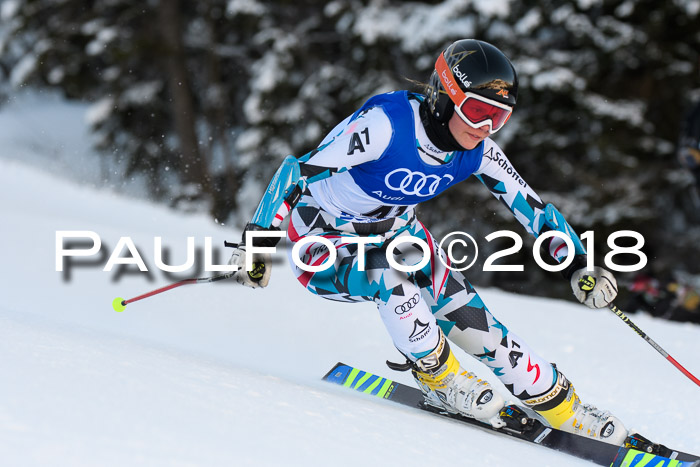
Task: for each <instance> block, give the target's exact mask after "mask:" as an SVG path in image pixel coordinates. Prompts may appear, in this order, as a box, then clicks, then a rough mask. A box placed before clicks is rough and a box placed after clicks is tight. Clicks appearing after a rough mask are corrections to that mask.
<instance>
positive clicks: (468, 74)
mask: <svg viewBox="0 0 700 467" xmlns="http://www.w3.org/2000/svg"><path fill="white" fill-rule="evenodd" d="M445 64H446V65H447V68H448V69H449V71H450V72H451V73H452V76H453V78H454V82H455V83H456V85H457V86H458V87H459V88H460V89H461V90H462V92H464V93H467V92H470V93H473V94H477V95H479V96H482V97H485V98H487V99H491V100H494V101H497V102H500V103H502V104H506V105H508V106H511V107H514V106H515V101H516V100H517V97H518V75H517V73H516V72H515V68H513V64H512V63H511V62H510V60H508V57H506V56H505V54H504V53H503V52H501V51H500V50H499V49H498V48H496V47H494V46H493V45H491V44H489V43H488V42H484V41H479V40H476V39H462V40H459V41H457V42H454V43H452V44H451V45H450V46H449V47H447V48H446V49H445V50H444V51H443V52H442V53H441V54H440V56H439V57H438V60H437V62H436V64H435V70H433V74H432V75H431V76H430V83H429V84H428V87H427V90H426V94H427V97H426V102H427V104H428V108H429V110H430V113H431V115H432V117H433V118H435V119H436V120H437V121H439V122H447V121H448V120H449V119H450V117H452V113H453V112H454V102H453V101H452V100H451V98H450V96H449V95H448V93H447V90H446V89H445V84H444V80H445V79H446V78H444V77H443V79H441V76H440V72H439V71H438V69H440V68H443V69H444V68H445ZM447 85H448V86H451V85H452V84H450V83H449V82H448V84H447Z"/></svg>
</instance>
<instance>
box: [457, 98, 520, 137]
mask: <svg viewBox="0 0 700 467" xmlns="http://www.w3.org/2000/svg"><path fill="white" fill-rule="evenodd" d="M504 107H505V106H504ZM459 110H460V112H459V113H460V114H461V116H462V117H463V118H466V119H468V120H469V122H471V123H472V124H474V125H477V126H482V125H485V124H487V123H488V121H489V120H490V121H491V122H490V123H491V132H492V133H493V132H495V131H498V130H500V129H501V128H502V127H503V125H505V123H506V122H507V121H508V118H509V117H510V114H511V113H512V112H513V111H512V109H511V108H508V109H505V108H503V107H499V106H496V105H493V104H490V103H488V102H485V101H483V100H482V99H480V98H479V97H478V96H473V95H472V96H467V98H466V99H465V100H464V102H462V105H461V106H460V107H459Z"/></svg>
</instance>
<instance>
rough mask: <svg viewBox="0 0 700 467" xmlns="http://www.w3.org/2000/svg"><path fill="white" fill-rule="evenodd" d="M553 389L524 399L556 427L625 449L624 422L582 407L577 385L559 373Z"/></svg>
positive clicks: (601, 411)
mask: <svg viewBox="0 0 700 467" xmlns="http://www.w3.org/2000/svg"><path fill="white" fill-rule="evenodd" d="M555 371H556V372H557V380H556V382H555V383H554V386H553V387H552V389H550V390H549V391H547V392H546V393H544V394H540V395H539V396H535V397H533V398H531V399H528V400H524V401H523V403H524V404H525V405H526V406H528V407H530V408H532V409H533V410H534V411H535V412H537V413H538V414H540V415H541V416H542V417H543V418H544V419H545V420H547V422H548V423H549V424H550V425H551V426H552V427H554V428H558V429H560V430H562V431H566V432H568V433H573V434H576V435H580V436H585V437H587V438H593V439H597V440H600V441H603V442H605V443H609V444H614V445H616V446H622V445H623V444H624V443H625V441H626V440H627V437H628V433H627V429H626V428H625V426H624V425H623V424H622V422H621V421H620V420H619V419H618V418H617V417H615V416H613V415H612V414H611V413H610V412H607V411H603V410H599V409H597V408H595V407H593V406H592V405H588V404H582V403H581V400H580V399H579V397H578V395H577V394H576V391H575V390H574V387H573V385H572V384H571V383H570V382H569V381H568V380H567V379H566V377H565V376H564V375H563V374H562V373H561V372H560V371H558V370H556V368H555Z"/></svg>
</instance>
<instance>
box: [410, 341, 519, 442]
mask: <svg viewBox="0 0 700 467" xmlns="http://www.w3.org/2000/svg"><path fill="white" fill-rule="evenodd" d="M412 373H413V377H414V378H415V380H416V383H417V384H418V387H419V388H420V389H421V391H422V392H423V395H424V396H425V403H426V404H428V405H431V406H433V407H437V408H439V409H443V410H445V411H447V412H448V413H452V414H460V415H463V416H465V417H470V418H475V419H477V420H480V421H482V422H485V423H488V424H490V425H492V426H493V427H494V428H500V427H502V426H504V425H505V423H504V422H503V421H502V420H501V419H500V418H499V416H498V414H499V412H500V410H501V408H502V407H503V405H504V402H503V397H501V395H500V394H498V393H497V392H495V391H494V390H493V389H492V388H491V385H490V384H489V383H488V381H485V380H482V379H479V378H477V376H476V375H475V374H474V373H470V372H467V371H465V370H464V369H463V368H462V367H461V365H460V364H459V362H458V361H457V359H456V358H455V356H454V353H452V350H451V349H450V344H449V342H448V341H447V339H446V338H445V335H444V334H443V333H442V330H440V340H439V342H438V345H437V347H435V349H434V350H433V351H432V352H430V353H429V354H428V355H426V356H425V357H423V358H420V359H418V360H417V361H416V362H414V363H413V365H412Z"/></svg>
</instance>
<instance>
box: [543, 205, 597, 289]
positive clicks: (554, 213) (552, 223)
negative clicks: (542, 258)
mask: <svg viewBox="0 0 700 467" xmlns="http://www.w3.org/2000/svg"><path fill="white" fill-rule="evenodd" d="M549 230H556V231H558V232H561V233H563V234H564V235H566V236H567V237H569V238H570V239H571V241H572V242H573V243H574V260H573V262H572V263H571V264H570V265H569V266H568V267H567V268H566V269H564V270H563V271H561V273H562V275H563V276H564V277H565V278H566V279H571V276H572V275H573V273H574V271H577V270H579V269H581V268H584V267H586V255H587V253H586V248H585V247H584V246H583V243H582V242H581V239H580V238H578V235H576V232H574V229H572V228H571V226H570V225H569V223H568V222H566V219H564V216H563V215H562V213H560V212H559V210H558V209H557V208H555V207H554V205H553V204H551V203H549V204H547V205H546V206H545V208H544V226H543V227H542V229H541V230H540V232H539V234H538V236H539V235H541V234H542V233H544V232H547V231H549ZM555 238H556V237H555ZM552 240H554V238H553V239H552ZM543 248H544V244H543ZM547 250H549V248H547ZM547 253H549V254H550V255H551V254H552V253H551V251H547ZM555 259H557V258H555Z"/></svg>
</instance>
